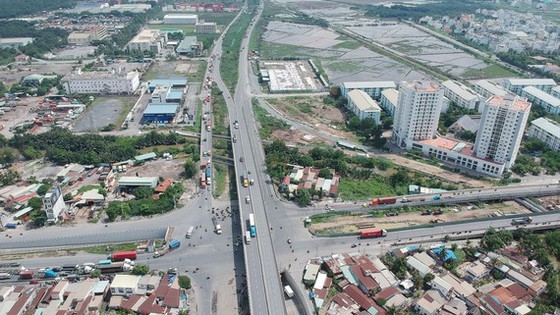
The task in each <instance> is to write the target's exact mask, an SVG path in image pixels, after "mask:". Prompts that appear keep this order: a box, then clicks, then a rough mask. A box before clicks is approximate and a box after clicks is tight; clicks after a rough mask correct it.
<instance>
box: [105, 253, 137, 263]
mask: <svg viewBox="0 0 560 315" xmlns="http://www.w3.org/2000/svg"><path fill="white" fill-rule="evenodd" d="M109 259H111V260H112V261H123V260H125V259H130V260H136V252H114V253H113V254H111V256H109Z"/></svg>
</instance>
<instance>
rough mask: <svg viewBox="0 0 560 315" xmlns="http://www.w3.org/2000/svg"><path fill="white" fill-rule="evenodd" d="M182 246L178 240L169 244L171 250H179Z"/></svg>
mask: <svg viewBox="0 0 560 315" xmlns="http://www.w3.org/2000/svg"><path fill="white" fill-rule="evenodd" d="M180 246H181V242H179V241H178V240H172V241H171V242H169V249H175V248H179V247H180Z"/></svg>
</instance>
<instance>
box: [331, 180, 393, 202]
mask: <svg viewBox="0 0 560 315" xmlns="http://www.w3.org/2000/svg"><path fill="white" fill-rule="evenodd" d="M395 195H396V193H395V191H394V190H393V187H391V185H389V183H388V182H387V180H386V179H385V178H376V177H374V178H371V179H368V180H357V179H350V178H343V179H341V180H340V186H339V196H340V198H343V200H366V199H371V198H377V197H389V196H395Z"/></svg>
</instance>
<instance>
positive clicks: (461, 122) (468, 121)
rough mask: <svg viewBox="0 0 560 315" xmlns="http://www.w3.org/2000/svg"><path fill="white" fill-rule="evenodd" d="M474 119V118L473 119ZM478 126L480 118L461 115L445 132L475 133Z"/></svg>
mask: <svg viewBox="0 0 560 315" xmlns="http://www.w3.org/2000/svg"><path fill="white" fill-rule="evenodd" d="M473 117H476V118H473ZM479 125H480V116H469V115H463V116H461V118H459V119H458V120H457V121H456V122H454V123H453V124H451V126H449V128H447V130H449V131H450V132H455V133H456V132H459V131H470V132H472V133H476V132H477V131H478V127H479Z"/></svg>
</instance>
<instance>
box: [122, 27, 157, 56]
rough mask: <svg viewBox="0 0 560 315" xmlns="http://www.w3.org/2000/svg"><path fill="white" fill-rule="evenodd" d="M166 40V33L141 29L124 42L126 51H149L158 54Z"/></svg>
mask: <svg viewBox="0 0 560 315" xmlns="http://www.w3.org/2000/svg"><path fill="white" fill-rule="evenodd" d="M165 42H167V35H166V34H165V33H162V32H160V30H148V29H146V30H142V31H140V33H138V35H136V36H134V38H133V39H131V40H130V42H128V44H126V49H127V50H128V51H135V50H138V51H149V52H153V53H156V54H159V53H160V52H161V50H162V49H163V47H164V46H165Z"/></svg>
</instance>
